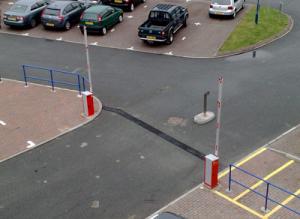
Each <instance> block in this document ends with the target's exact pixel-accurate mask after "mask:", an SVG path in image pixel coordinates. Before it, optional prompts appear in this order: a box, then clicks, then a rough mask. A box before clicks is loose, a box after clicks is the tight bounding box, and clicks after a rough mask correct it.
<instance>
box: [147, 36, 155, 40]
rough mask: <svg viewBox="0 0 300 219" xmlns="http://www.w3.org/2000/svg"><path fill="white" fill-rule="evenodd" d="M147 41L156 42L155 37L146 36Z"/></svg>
mask: <svg viewBox="0 0 300 219" xmlns="http://www.w3.org/2000/svg"><path fill="white" fill-rule="evenodd" d="M147 39H148V40H156V37H155V36H147Z"/></svg>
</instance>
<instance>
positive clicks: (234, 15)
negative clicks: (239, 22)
mask: <svg viewBox="0 0 300 219" xmlns="http://www.w3.org/2000/svg"><path fill="white" fill-rule="evenodd" d="M235 17H236V11H234V12H233V14H232V19H234V18H235Z"/></svg>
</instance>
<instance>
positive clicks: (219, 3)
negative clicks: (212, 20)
mask: <svg viewBox="0 0 300 219" xmlns="http://www.w3.org/2000/svg"><path fill="white" fill-rule="evenodd" d="M244 4H245V0H211V4H210V7H209V12H208V14H209V16H210V17H212V16H213V15H224V16H231V17H232V18H235V16H236V14H237V13H238V12H239V11H240V10H241V9H243V8H244Z"/></svg>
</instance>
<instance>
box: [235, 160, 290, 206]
mask: <svg viewBox="0 0 300 219" xmlns="http://www.w3.org/2000/svg"><path fill="white" fill-rule="evenodd" d="M293 163H295V161H294V160H290V161H288V162H286V163H285V164H284V165H282V166H281V167H279V168H278V169H276V170H274V171H273V172H271V173H270V174H269V175H267V176H266V177H264V178H263V180H268V179H270V178H271V177H272V176H274V175H276V174H277V173H279V172H281V171H282V170H284V169H285V168H287V167H288V166H290V165H291V164H293ZM263 180H260V181H258V182H257V183H255V184H254V185H253V186H251V187H250V189H247V190H245V191H244V192H242V193H240V194H239V195H238V196H236V197H235V198H233V200H234V201H237V200H239V199H240V198H242V197H243V196H245V195H247V194H248V193H249V192H250V191H251V190H254V189H256V188H257V187H258V186H260V185H261V184H262V183H263V182H264V181H263Z"/></svg>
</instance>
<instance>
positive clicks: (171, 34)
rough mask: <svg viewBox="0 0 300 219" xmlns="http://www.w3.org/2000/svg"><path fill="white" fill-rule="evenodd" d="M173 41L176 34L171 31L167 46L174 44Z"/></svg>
mask: <svg viewBox="0 0 300 219" xmlns="http://www.w3.org/2000/svg"><path fill="white" fill-rule="evenodd" d="M173 40H174V34H173V31H172V30H171V31H170V33H169V36H168V40H167V44H168V45H170V44H172V43H173Z"/></svg>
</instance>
